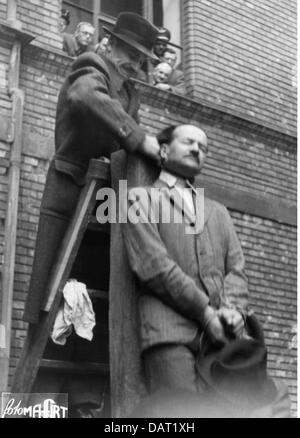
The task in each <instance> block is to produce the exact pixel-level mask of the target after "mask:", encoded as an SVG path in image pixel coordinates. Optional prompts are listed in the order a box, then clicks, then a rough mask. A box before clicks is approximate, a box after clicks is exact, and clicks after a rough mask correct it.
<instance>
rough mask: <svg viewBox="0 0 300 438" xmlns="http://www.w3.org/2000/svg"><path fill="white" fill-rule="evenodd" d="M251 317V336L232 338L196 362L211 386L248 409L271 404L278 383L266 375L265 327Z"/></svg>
mask: <svg viewBox="0 0 300 438" xmlns="http://www.w3.org/2000/svg"><path fill="white" fill-rule="evenodd" d="M249 319H250V321H248V322H250V324H249V325H252V327H250V330H249V332H251V331H252V337H251V338H250V337H248V338H245V339H237V340H233V341H231V342H229V343H228V344H226V345H225V346H224V347H223V348H221V350H218V351H215V352H211V353H209V354H208V355H207V356H204V357H200V358H199V360H198V361H197V369H198V373H199V375H200V377H201V378H202V379H203V381H204V382H205V383H206V385H207V386H208V388H209V389H211V390H213V391H214V392H215V393H217V394H218V395H219V396H220V397H222V398H223V399H224V400H226V401H227V402H228V403H231V404H232V405H235V406H236V408H237V409H239V410H245V411H248V410H251V409H256V408H257V407H259V406H263V405H266V404H268V403H271V402H272V400H274V398H275V397H276V394H277V391H276V386H275V384H274V382H273V380H272V379H271V378H270V377H269V376H268V374H267V349H266V346H265V344H264V340H263V336H262V329H260V326H259V324H258V322H257V320H256V318H255V317H254V315H251V317H248V320H249ZM253 335H254V336H253Z"/></svg>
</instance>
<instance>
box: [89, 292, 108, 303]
mask: <svg viewBox="0 0 300 438" xmlns="http://www.w3.org/2000/svg"><path fill="white" fill-rule="evenodd" d="M87 291H88V294H89V296H90V298H91V299H99V300H103V301H108V291H106V290H99V289H88V290H87Z"/></svg>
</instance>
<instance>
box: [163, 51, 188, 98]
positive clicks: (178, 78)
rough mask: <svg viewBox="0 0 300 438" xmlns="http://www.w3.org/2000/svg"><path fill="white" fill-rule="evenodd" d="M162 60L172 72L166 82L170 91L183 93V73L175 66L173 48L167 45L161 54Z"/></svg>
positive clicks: (175, 60) (175, 56)
mask: <svg viewBox="0 0 300 438" xmlns="http://www.w3.org/2000/svg"><path fill="white" fill-rule="evenodd" d="M161 59H162V62H166V63H168V64H169V65H170V66H171V67H172V73H171V75H170V77H169V80H168V84H169V85H170V91H173V92H174V93H177V94H184V93H185V84H184V75H183V72H182V71H181V70H179V69H178V68H176V62H177V54H176V51H175V50H174V49H172V48H171V47H167V48H166V50H165V51H164V54H163V55H162V58H161Z"/></svg>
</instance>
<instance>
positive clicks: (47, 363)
mask: <svg viewBox="0 0 300 438" xmlns="http://www.w3.org/2000/svg"><path fill="white" fill-rule="evenodd" d="M40 368H41V369H44V370H51V371H64V372H69V373H76V374H77V373H78V374H104V375H106V374H108V373H109V366H108V364H106V363H94V362H70V361H63V360H52V359H42V360H41V363H40Z"/></svg>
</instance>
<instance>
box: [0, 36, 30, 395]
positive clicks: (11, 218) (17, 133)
mask: <svg viewBox="0 0 300 438" xmlns="http://www.w3.org/2000/svg"><path fill="white" fill-rule="evenodd" d="M20 53H21V42H19V41H16V42H15V43H14V46H13V48H12V52H11V62H10V73H9V92H10V95H11V96H12V121H13V126H14V130H13V131H14V132H13V134H12V138H11V140H12V147H11V155H10V168H9V174H8V200H7V212H6V220H5V234H4V235H5V241H4V262H3V270H2V276H3V281H2V291H3V294H2V307H1V325H2V327H4V330H5V345H4V346H3V348H0V391H6V390H7V386H8V374H9V360H10V343H11V325H12V308H13V292H14V272H15V258H16V240H17V221H18V203H19V185H20V168H21V154H22V143H23V133H22V126H23V108H24V93H23V91H22V90H20V89H19V88H18V86H19V69H20Z"/></svg>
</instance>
